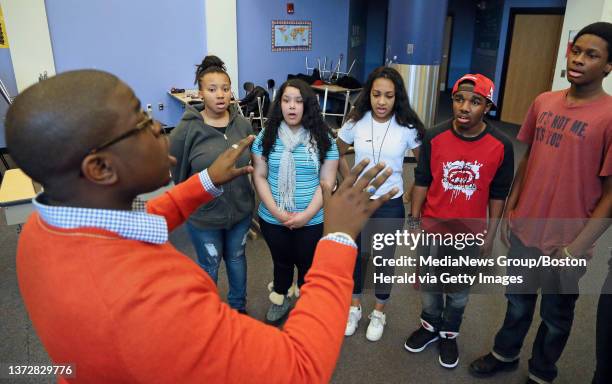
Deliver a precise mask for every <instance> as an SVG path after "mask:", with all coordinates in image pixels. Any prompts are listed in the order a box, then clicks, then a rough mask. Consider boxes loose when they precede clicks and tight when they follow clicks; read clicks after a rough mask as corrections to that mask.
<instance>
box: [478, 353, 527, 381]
mask: <svg viewBox="0 0 612 384" xmlns="http://www.w3.org/2000/svg"><path fill="white" fill-rule="evenodd" d="M518 363H519V360H518V359H516V360H514V361H508V362H506V361H501V360H498V359H496V358H495V356H493V354H492V353H488V354H486V355H484V356H482V357H481V358H479V359H476V360H474V361H473V362H472V364H470V373H471V374H472V375H473V376H476V377H489V376H493V375H495V374H496V373H498V372H502V371H512V370H515V369H516V368H517V367H518Z"/></svg>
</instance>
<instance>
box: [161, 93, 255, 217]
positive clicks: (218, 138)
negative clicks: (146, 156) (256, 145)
mask: <svg viewBox="0 0 612 384" xmlns="http://www.w3.org/2000/svg"><path fill="white" fill-rule="evenodd" d="M185 108H186V110H185V113H184V114H183V117H182V118H181V121H180V122H179V124H178V126H177V127H176V128H175V129H174V130H173V131H172V133H171V134H170V154H171V155H172V156H175V157H176V160H177V163H176V167H175V168H174V170H173V171H172V178H173V179H174V182H175V183H177V184H178V183H180V182H182V181H184V180H186V179H188V178H189V177H190V176H191V175H193V174H195V173H198V172H200V171H202V170H204V169H206V168H208V167H210V165H211V164H212V163H213V162H214V161H215V159H216V158H217V157H218V156H219V155H220V154H221V153H222V152H223V151H225V150H226V149H227V148H229V147H231V145H232V144H234V143H237V142H239V141H240V140H242V139H243V138H245V137H246V136H248V135H251V134H253V128H252V127H251V124H249V122H248V121H247V120H245V119H244V118H243V117H241V116H238V115H236V114H235V113H233V114H231V115H230V121H229V124H228V126H227V129H226V131H225V134H223V133H221V131H220V130H219V129H217V128H215V127H212V126H210V125H207V124H205V123H204V119H203V118H202V115H201V114H200V112H201V111H202V110H203V109H204V105H203V104H199V105H195V106H191V105H187V106H186V107H185ZM250 158H251V152H250V150H249V149H247V150H245V151H244V153H243V154H242V155H241V156H240V157H239V158H238V161H237V162H236V166H237V167H244V166H246V165H248V164H249V161H250ZM254 206H255V201H254V193H253V188H252V186H251V182H250V181H249V178H248V176H247V175H243V176H240V177H238V178H236V179H234V180H232V181H230V182H229V183H227V184H225V185H223V194H222V195H221V196H219V197H218V198H216V199H214V200H213V201H211V202H209V203H208V204H204V205H203V206H201V207H200V208H198V210H197V211H195V212H194V213H193V214H192V215H191V216H190V217H189V223H190V224H192V225H194V226H195V227H197V228H200V229H229V228H231V227H233V226H234V225H235V224H236V223H238V222H239V221H241V220H243V219H244V218H245V217H247V216H248V215H249V214H251V213H252V212H253V207H254Z"/></svg>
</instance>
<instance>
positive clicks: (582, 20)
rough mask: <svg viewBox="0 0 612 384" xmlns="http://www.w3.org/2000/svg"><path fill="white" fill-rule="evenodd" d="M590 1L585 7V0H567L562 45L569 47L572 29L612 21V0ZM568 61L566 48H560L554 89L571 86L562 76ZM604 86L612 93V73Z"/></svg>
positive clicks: (576, 29)
mask: <svg viewBox="0 0 612 384" xmlns="http://www.w3.org/2000/svg"><path fill="white" fill-rule="evenodd" d="M589 3H590V6H589V7H585V6H584V0H567V4H566V7H565V18H564V19H563V29H562V31H561V41H560V47H567V43H568V38H569V31H570V30H575V31H578V30H580V29H581V28H582V27H585V26H586V25H588V24H591V23H594V22H596V21H607V22H609V23H612V0H589ZM566 63H567V59H566V58H565V48H563V49H559V53H558V56H557V65H556V66H555V77H554V79H553V87H552V89H553V90H559V89H564V88H567V87H569V82H568V81H567V79H566V78H565V77H563V76H561V71H562V70H565V69H566V66H567V65H566ZM603 87H604V89H605V90H606V92H608V94H612V75H609V76H608V77H607V78H606V79H605V80H604V82H603Z"/></svg>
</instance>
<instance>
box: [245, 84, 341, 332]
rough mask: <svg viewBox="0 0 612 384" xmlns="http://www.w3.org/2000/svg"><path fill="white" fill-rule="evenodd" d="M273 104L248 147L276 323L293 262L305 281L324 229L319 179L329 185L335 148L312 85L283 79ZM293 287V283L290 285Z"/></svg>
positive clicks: (286, 304) (288, 293)
mask: <svg viewBox="0 0 612 384" xmlns="http://www.w3.org/2000/svg"><path fill="white" fill-rule="evenodd" d="M278 94H279V95H280V97H278V98H277V99H276V100H275V101H274V103H273V104H272V108H271V111H270V114H269V116H268V122H267V124H266V128H265V129H264V130H262V131H261V132H260V134H259V135H258V136H257V138H256V139H255V141H254V142H253V146H252V149H251V152H252V158H253V165H254V168H255V171H254V173H253V182H254V184H255V189H256V190H257V193H258V195H259V197H260V199H261V204H260V205H259V209H258V214H259V218H260V224H261V232H262V234H263V236H264V239H265V240H266V243H267V244H268V247H269V248H270V253H271V254H272V261H273V264H274V281H273V283H272V284H271V286H270V287H269V288H270V290H271V292H270V301H271V302H272V304H271V306H270V308H269V310H268V312H267V314H266V320H267V321H268V322H269V323H273V324H277V323H279V322H280V321H282V319H283V318H284V317H285V315H286V314H287V313H288V312H289V309H290V307H291V304H292V297H294V296H295V297H297V294H298V293H297V292H298V289H296V288H295V287H292V282H293V271H294V267H297V270H298V280H297V285H298V287H300V286H301V285H302V284H303V283H304V275H306V272H307V271H308V269H309V268H310V265H311V263H312V257H313V254H314V251H315V247H316V245H317V242H318V241H319V239H320V238H321V236H322V235H323V195H322V193H321V186H320V184H321V183H326V184H327V185H329V186H333V185H334V183H335V181H336V171H337V168H338V157H339V155H338V149H337V148H336V144H335V142H334V139H333V137H332V133H331V130H330V129H329V127H328V126H327V124H325V122H324V121H323V119H322V117H321V113H320V109H319V104H318V102H317V98H316V96H315V94H314V91H313V90H312V89H311V88H310V86H309V85H308V84H306V83H305V82H303V81H301V80H297V79H292V80H288V81H286V82H285V83H284V84H283V85H282V86H281V87H280V89H279V91H278ZM290 288H291V289H290Z"/></svg>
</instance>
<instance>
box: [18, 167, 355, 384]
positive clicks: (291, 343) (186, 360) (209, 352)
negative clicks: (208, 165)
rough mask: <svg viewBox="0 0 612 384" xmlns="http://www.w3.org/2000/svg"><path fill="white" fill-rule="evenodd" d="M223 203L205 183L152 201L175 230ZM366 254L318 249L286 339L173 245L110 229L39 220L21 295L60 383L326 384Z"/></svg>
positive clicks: (32, 227) (26, 244) (29, 228)
mask: <svg viewBox="0 0 612 384" xmlns="http://www.w3.org/2000/svg"><path fill="white" fill-rule="evenodd" d="M211 199H212V196H211V195H210V194H208V193H207V192H206V191H205V190H204V188H203V187H202V186H201V184H200V181H199V179H198V175H194V176H193V177H192V178H190V179H188V180H187V181H186V182H184V183H182V184H180V185H178V186H176V187H175V188H173V189H172V190H170V191H169V192H166V193H165V194H164V195H162V196H160V197H157V198H156V199H154V200H151V201H149V203H148V205H147V210H148V211H149V212H150V213H155V214H158V215H162V216H164V217H165V218H166V220H167V222H168V228H169V229H170V230H172V229H174V228H176V227H177V226H178V225H180V224H181V223H182V222H183V221H185V219H186V218H187V217H188V216H189V214H190V213H191V212H192V211H194V210H195V209H196V208H197V207H198V206H200V205H201V204H203V203H206V202H208V201H210V200H211ZM355 255H356V250H355V249H354V248H352V247H350V246H346V245H342V244H340V243H337V242H334V241H331V240H322V241H320V242H319V245H318V247H317V250H316V253H315V257H314V261H313V264H312V267H311V269H310V271H309V273H308V275H307V276H306V284H305V285H304V286H303V287H302V288H303V289H302V290H301V297H300V299H299V301H298V303H297V305H296V307H295V309H294V310H293V311H292V312H291V315H290V317H289V319H288V320H287V322H286V324H285V326H284V330H282V331H281V330H279V329H277V328H274V327H271V326H267V325H265V324H263V323H261V322H259V321H257V320H255V319H252V318H250V317H247V316H243V315H240V314H238V312H236V311H234V310H232V309H231V308H230V307H229V306H228V305H226V304H225V303H223V302H222V301H221V300H220V298H219V295H218V293H217V289H216V286H215V284H214V283H213V281H212V280H211V279H210V278H209V277H208V275H207V274H206V273H205V272H204V271H203V270H202V269H201V268H200V267H199V266H198V265H197V264H195V263H194V262H193V261H192V260H191V259H189V258H188V257H187V256H185V255H183V254H181V253H180V252H179V251H177V250H176V249H175V248H174V247H173V246H172V245H171V244H170V243H165V244H163V245H155V244H149V243H144V242H140V241H135V240H127V239H124V238H121V237H119V236H118V235H117V234H115V233H113V232H109V231H106V230H103V229H98V228H78V229H72V230H67V229H61V228H57V227H52V226H50V225H49V224H47V223H45V222H44V221H43V220H42V219H41V217H40V216H39V215H38V214H33V215H32V216H31V217H30V218H29V220H28V222H27V223H26V225H25V226H24V229H23V232H22V234H21V237H20V239H19V245H18V249H17V275H18V279H19V287H20V290H21V293H22V296H23V299H24V302H25V305H26V308H27V311H28V313H29V315H30V318H31V319H32V323H33V324H34V328H35V329H36V332H37V333H38V335H39V336H40V339H41V341H42V343H43V345H44V346H45V348H46V350H47V351H48V353H49V356H50V357H51V359H52V360H53V362H54V363H55V364H66V363H73V364H74V365H75V372H76V377H75V378H72V379H64V378H59V379H58V380H59V382H60V383H65V382H74V383H105V384H108V383H181V384H182V383H222V382H227V383H259V382H261V383H263V382H265V383H322V382H327V381H329V379H330V377H331V375H332V372H333V369H334V366H335V364H336V360H337V358H338V354H339V352H340V345H341V343H342V340H343V331H344V327H345V324H346V313H347V311H348V307H349V303H350V298H351V290H352V286H353V279H352V271H353V267H354V263H355Z"/></svg>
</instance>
